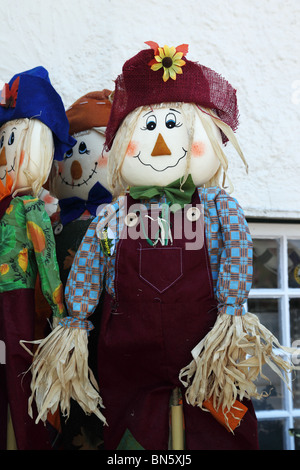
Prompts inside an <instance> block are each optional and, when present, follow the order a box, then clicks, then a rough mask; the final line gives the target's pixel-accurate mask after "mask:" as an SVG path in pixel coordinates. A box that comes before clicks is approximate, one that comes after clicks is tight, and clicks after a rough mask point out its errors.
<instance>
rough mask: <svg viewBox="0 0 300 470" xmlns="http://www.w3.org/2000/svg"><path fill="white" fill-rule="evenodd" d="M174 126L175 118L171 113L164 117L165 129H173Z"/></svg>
mask: <svg viewBox="0 0 300 470" xmlns="http://www.w3.org/2000/svg"><path fill="white" fill-rule="evenodd" d="M175 126H176V116H175V114H173V113H168V114H167V115H166V127H167V128H168V129H173V127H175Z"/></svg>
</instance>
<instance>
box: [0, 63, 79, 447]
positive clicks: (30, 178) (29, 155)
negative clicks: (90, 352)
mask: <svg viewBox="0 0 300 470" xmlns="http://www.w3.org/2000/svg"><path fill="white" fill-rule="evenodd" d="M68 130H69V123H68V120H67V118H66V115H65V110H64V106H63V103H62V101H61V98H60V96H59V95H58V94H57V92H56V91H55V90H54V88H53V87H52V85H51V83H50V80H49V77H48V72H47V71H46V70H45V69H44V68H43V67H37V68H34V69H32V70H29V71H26V72H23V73H20V74H17V75H15V76H14V77H13V78H12V79H11V81H10V82H9V83H8V84H5V86H4V88H3V90H2V94H1V102H0V178H1V180H0V240H1V243H0V335H1V336H0V338H1V340H2V341H3V342H4V343H5V346H6V364H5V366H4V365H2V366H1V381H0V393H1V399H0V406H1V424H0V426H1V448H5V447H6V444H5V439H6V419H5V417H6V414H7V408H8V406H9V410H10V414H11V418H12V423H13V428H14V434H15V438H16V444H17V448H18V449H19V450H26V449H40V448H48V446H49V442H48V441H47V437H46V429H45V428H44V427H43V426H42V427H41V426H36V425H34V422H33V421H32V419H30V418H29V416H28V398H29V396H30V380H29V377H30V375H29V374H25V376H24V377H23V373H24V372H25V371H26V370H27V369H28V368H29V367H30V364H31V358H30V356H29V355H28V354H27V353H26V352H25V350H24V349H23V348H22V347H21V346H20V344H19V342H20V341H21V340H24V339H34V321H35V301H34V300H35V294H34V292H35V282H36V278H37V274H39V276H40V279H41V285H42V290H43V293H44V296H45V298H46V300H47V301H48V303H49V305H50V306H51V309H52V314H53V317H55V318H56V322H58V320H60V319H61V318H62V317H63V316H64V305H63V286H62V283H61V281H60V277H59V270H58V264H57V260H56V256H55V242H54V237H53V232H52V229H51V223H50V219H49V216H48V214H47V213H46V211H45V208H44V203H43V202H42V201H41V200H40V199H39V198H38V197H37V195H38V194H39V192H40V189H41V187H42V185H43V184H44V183H45V181H46V180H47V178H48V175H49V171H50V168H51V165H52V161H53V158H58V159H62V157H63V154H64V152H65V151H67V150H68V149H69V148H71V146H72V145H73V144H74V143H75V141H74V139H73V138H71V137H70V136H69V132H68Z"/></svg>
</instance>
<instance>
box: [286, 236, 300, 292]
mask: <svg viewBox="0 0 300 470" xmlns="http://www.w3.org/2000/svg"><path fill="white" fill-rule="evenodd" d="M288 271H289V287H298V288H299V287H300V240H288Z"/></svg>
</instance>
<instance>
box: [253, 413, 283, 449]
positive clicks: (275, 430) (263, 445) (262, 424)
mask: <svg viewBox="0 0 300 470" xmlns="http://www.w3.org/2000/svg"><path fill="white" fill-rule="evenodd" d="M283 433H284V421H283V420H281V419H270V420H263V421H258V439H259V448H260V450H284V438H283Z"/></svg>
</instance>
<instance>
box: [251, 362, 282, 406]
mask: <svg viewBox="0 0 300 470" xmlns="http://www.w3.org/2000/svg"><path fill="white" fill-rule="evenodd" d="M262 374H263V375H265V376H266V377H267V378H268V379H269V380H270V382H269V381H268V380H265V379H263V378H262V377H259V378H258V379H257V380H256V382H255V385H256V387H257V391H258V393H263V392H266V394H267V396H266V397H262V398H261V399H260V400H256V399H253V400H252V401H253V406H254V409H255V411H265V410H282V409H284V401H283V398H284V396H283V394H284V384H283V381H282V380H281V379H280V377H279V376H278V375H277V374H276V373H275V372H274V371H273V370H272V369H271V368H270V367H269V366H267V365H264V366H263V367H262Z"/></svg>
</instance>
